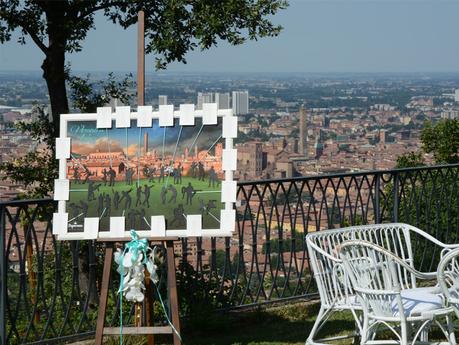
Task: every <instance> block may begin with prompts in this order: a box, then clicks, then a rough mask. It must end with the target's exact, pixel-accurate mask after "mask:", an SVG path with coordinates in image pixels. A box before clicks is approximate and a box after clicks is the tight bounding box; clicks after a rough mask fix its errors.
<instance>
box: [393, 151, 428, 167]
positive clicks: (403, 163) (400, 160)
mask: <svg viewBox="0 0 459 345" xmlns="http://www.w3.org/2000/svg"><path fill="white" fill-rule="evenodd" d="M423 165H425V161H424V157H423V153H422V152H409V153H407V154H404V155H401V156H398V157H397V164H396V166H395V167H396V168H416V167H420V166H423Z"/></svg>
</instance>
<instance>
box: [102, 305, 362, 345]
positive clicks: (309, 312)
mask: <svg viewBox="0 0 459 345" xmlns="http://www.w3.org/2000/svg"><path fill="white" fill-rule="evenodd" d="M318 307H319V305H318V303H314V304H310V303H309V304H306V303H296V304H290V305H284V306H281V307H270V308H266V309H261V308H260V309H256V310H251V311H239V312H232V313H221V314H216V313H212V314H209V315H200V316H199V317H195V318H194V319H188V320H183V321H182V337H183V344H184V345H281V344H289V345H293V344H295V345H299V344H302V345H303V344H304V342H305V340H306V338H307V337H308V335H309V331H310V330H311V328H312V325H313V324H314V321H315V318H316V315H317V311H318ZM353 328H354V321H353V319H352V316H351V314H350V313H339V314H336V316H335V317H333V318H332V319H331V320H330V321H329V322H328V323H327V325H326V329H325V332H324V334H323V335H324V336H336V335H342V334H347V333H351V332H352V330H353ZM124 340H125V341H124V342H123V343H124V344H125V345H141V344H146V340H145V338H143V337H124ZM105 343H106V344H108V345H115V344H119V339H118V338H117V337H113V338H111V339H109V340H107V342H105ZM155 344H171V337H170V336H169V337H159V336H158V337H155ZM333 344H351V339H347V340H343V341H340V342H334V343H333Z"/></svg>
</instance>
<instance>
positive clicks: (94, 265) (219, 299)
mask: <svg viewBox="0 0 459 345" xmlns="http://www.w3.org/2000/svg"><path fill="white" fill-rule="evenodd" d="M458 179H459V164H455V165H445V166H432V167H422V168H410V169H397V170H388V171H373V172H358V173H348V174H332V175H322V176H315V177H300V178H292V179H281V180H268V181H254V182H241V183H239V184H238V198H237V199H238V206H237V218H238V219H237V229H236V231H235V233H234V236H233V237H232V238H210V239H205V238H204V239H193V238H185V239H182V240H181V242H177V243H176V245H175V254H176V261H177V262H176V264H177V281H178V284H179V298H180V300H181V303H180V305H181V308H182V310H181V312H182V313H183V314H192V313H194V312H200V311H203V310H206V311H209V310H213V309H234V308H243V307H247V306H253V305H258V304H261V303H270V302H273V301H286V300H291V299H298V298H313V297H315V296H316V288H315V286H314V281H313V278H312V277H311V274H310V271H309V264H308V257H307V251H306V248H305V242H304V236H305V234H306V233H308V232H309V231H320V230H323V229H327V228H337V227H343V226H347V225H353V224H368V223H381V222H392V221H393V222H405V223H409V224H412V225H414V226H416V227H419V228H421V229H423V230H424V231H426V232H428V233H430V234H432V235H433V236H435V237H437V238H439V239H440V240H442V241H444V242H447V243H452V242H457V241H458V235H459V217H458V213H459V197H458V196H457V195H458V187H459V186H458ZM55 206H56V205H55V202H54V201H52V200H49V199H43V200H20V201H11V202H6V203H0V230H1V236H0V246H1V247H2V248H4V251H3V255H2V256H1V259H0V293H1V299H0V325H1V328H0V344H32V343H34V344H39V343H41V344H44V343H46V344H49V343H53V342H61V341H68V340H71V339H81V338H84V337H88V336H92V335H93V334H94V329H95V320H96V316H97V300H98V289H99V283H100V275H101V267H102V260H103V258H102V253H103V250H102V249H103V248H102V245H101V244H98V243H96V242H93V241H81V242H76V241H74V242H59V241H56V240H55V238H54V237H53V236H52V234H51V220H52V213H53V212H54V209H55ZM414 250H415V259H416V260H417V261H419V262H418V266H417V267H420V268H421V270H425V271H427V270H431V269H434V268H435V267H436V265H437V264H438V263H437V262H436V261H435V259H434V257H437V256H438V255H434V254H435V253H433V252H432V250H434V249H431V248H429V247H428V246H427V243H424V242H422V241H421V240H419V241H416V245H415V246H414ZM419 265H420V266H419ZM115 276H116V275H115ZM113 286H117V282H116V281H115V282H113ZM162 289H164V286H163V285H162ZM109 303H111V305H112V306H113V308H112V309H113V314H112V315H110V316H109V318H108V320H107V322H108V323H110V324H113V325H114V324H116V323H117V319H116V318H117V303H118V301H117V299H116V291H115V290H114V289H113V290H112V295H111V299H110V301H109ZM131 316H132V313H131V315H127V316H126V320H125V321H124V323H125V324H127V323H129V321H130V318H131ZM156 317H157V316H156Z"/></svg>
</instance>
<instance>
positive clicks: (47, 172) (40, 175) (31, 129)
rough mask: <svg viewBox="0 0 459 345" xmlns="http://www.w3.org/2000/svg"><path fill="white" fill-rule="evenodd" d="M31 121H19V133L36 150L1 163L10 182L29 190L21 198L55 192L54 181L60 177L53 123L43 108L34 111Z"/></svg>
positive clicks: (0, 169) (3, 171) (17, 125)
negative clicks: (30, 142)
mask: <svg viewBox="0 0 459 345" xmlns="http://www.w3.org/2000/svg"><path fill="white" fill-rule="evenodd" d="M33 117H36V119H35V120H32V121H20V122H18V123H17V124H16V128H17V129H18V131H19V132H21V133H23V134H26V135H27V136H29V137H30V138H31V139H32V140H33V141H34V142H35V147H34V150H31V151H29V152H27V153H26V154H25V155H23V156H21V157H15V158H13V159H12V160H11V161H8V162H3V163H2V164H0V172H2V173H3V174H4V175H5V176H4V177H3V179H10V180H12V181H14V182H16V183H20V184H22V185H23V186H24V187H26V188H27V192H26V193H25V195H22V196H21V197H26V198H31V197H44V196H47V195H48V194H49V192H50V191H52V189H53V184H54V179H55V178H57V169H58V164H57V160H56V159H54V145H55V143H54V139H53V138H52V137H51V136H50V133H52V123H51V122H50V120H49V117H48V116H47V114H46V113H45V111H44V110H43V109H42V108H40V107H35V108H34V110H33Z"/></svg>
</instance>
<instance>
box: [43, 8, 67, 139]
mask: <svg viewBox="0 0 459 345" xmlns="http://www.w3.org/2000/svg"><path fill="white" fill-rule="evenodd" d="M63 6H65V1H63V2H62V3H60V5H58V4H53V6H50V7H49V8H48V10H47V11H46V17H47V21H48V39H49V47H48V51H47V53H46V58H45V60H44V61H43V64H42V65H41V68H42V70H43V78H44V79H45V80H46V85H47V86H48V94H49V101H50V103H51V113H52V119H53V124H54V133H53V136H55V137H58V136H59V119H60V115H61V114H67V113H68V112H69V104H68V100H67V90H66V87H65V80H66V75H65V46H66V44H67V38H66V33H65V31H66V27H65V25H66V24H65V17H64V15H63V14H64V13H65V9H64V8H63Z"/></svg>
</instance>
